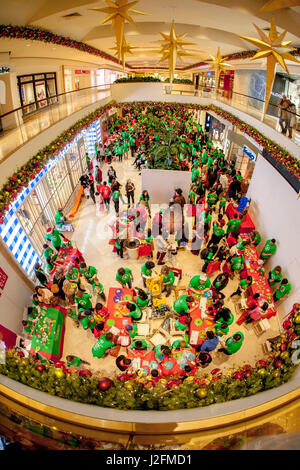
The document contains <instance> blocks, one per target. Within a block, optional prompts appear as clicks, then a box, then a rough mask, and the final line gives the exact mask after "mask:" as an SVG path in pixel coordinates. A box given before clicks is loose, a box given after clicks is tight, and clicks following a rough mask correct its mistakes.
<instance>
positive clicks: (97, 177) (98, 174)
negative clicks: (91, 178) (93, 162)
mask: <svg viewBox="0 0 300 470" xmlns="http://www.w3.org/2000/svg"><path fill="white" fill-rule="evenodd" d="M95 180H96V183H97V185H98V184H101V181H102V171H101V170H100V168H99V167H98V165H97V166H96V175H95ZM97 187H98V186H97Z"/></svg>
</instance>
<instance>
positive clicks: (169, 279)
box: [161, 266, 175, 297]
mask: <svg viewBox="0 0 300 470" xmlns="http://www.w3.org/2000/svg"><path fill="white" fill-rule="evenodd" d="M161 274H162V275H163V276H164V277H163V289H162V292H164V291H166V292H167V295H166V297H169V295H171V289H172V286H173V285H174V282H175V274H174V271H172V269H170V268H169V266H163V267H162V268H161Z"/></svg>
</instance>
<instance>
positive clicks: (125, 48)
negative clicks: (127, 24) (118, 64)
mask: <svg viewBox="0 0 300 470" xmlns="http://www.w3.org/2000/svg"><path fill="white" fill-rule="evenodd" d="M110 49H114V50H115V51H117V52H118V45H116V46H115V47H110ZM133 49H139V47H138V46H132V45H131V44H130V43H129V42H126V39H125V36H123V40H122V44H121V61H122V64H123V72H125V59H126V55H127V54H132V50H133Z"/></svg>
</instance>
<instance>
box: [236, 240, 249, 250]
mask: <svg viewBox="0 0 300 470" xmlns="http://www.w3.org/2000/svg"><path fill="white" fill-rule="evenodd" d="M249 243H250V242H249V240H239V242H238V243H237V244H236V245H235V246H236V249H237V250H238V251H245V248H246V246H247V245H249Z"/></svg>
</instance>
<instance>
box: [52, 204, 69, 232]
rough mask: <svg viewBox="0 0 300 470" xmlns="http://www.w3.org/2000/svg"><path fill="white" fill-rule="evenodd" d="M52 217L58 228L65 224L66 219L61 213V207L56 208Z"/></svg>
mask: <svg viewBox="0 0 300 470" xmlns="http://www.w3.org/2000/svg"><path fill="white" fill-rule="evenodd" d="M54 219H55V223H56V225H58V227H59V228H61V227H62V226H63V224H65V223H66V221H67V219H66V217H65V216H64V214H63V210H62V209H61V208H60V209H57V212H56V214H55V217H54Z"/></svg>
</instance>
